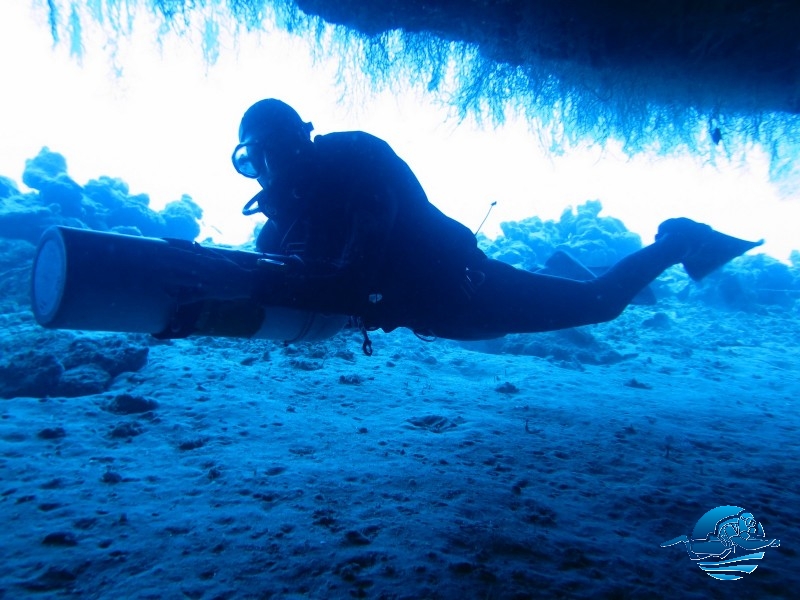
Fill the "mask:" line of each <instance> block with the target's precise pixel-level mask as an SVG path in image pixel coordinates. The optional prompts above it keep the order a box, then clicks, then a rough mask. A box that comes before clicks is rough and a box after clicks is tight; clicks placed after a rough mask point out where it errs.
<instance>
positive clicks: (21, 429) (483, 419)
mask: <svg viewBox="0 0 800 600" xmlns="http://www.w3.org/2000/svg"><path fill="white" fill-rule="evenodd" d="M656 312H660V313H663V314H664V315H666V316H667V317H668V318H667V322H668V323H669V324H670V325H669V327H668V328H652V327H644V326H643V323H645V322H652V321H648V320H649V319H652V317H653V316H654V314H655V313H656ZM37 329H38V326H36V325H35V323H33V321H32V319H31V318H30V317H29V316H27V315H22V314H20V318H19V319H17V320H15V319H14V318H13V315H11V316H8V318H7V319H6V321H5V325H4V330H3V332H4V334H5V336H6V337H7V339H13V340H19V343H21V344H24V343H26V340H29V339H34V338H35V336H36V335H37ZM586 331H587V332H589V333H590V334H591V335H592V336H594V337H595V338H596V339H597V340H600V341H602V342H605V343H606V344H608V345H610V346H611V347H612V348H613V349H614V350H615V351H616V352H617V353H619V354H620V355H621V356H623V357H624V360H620V361H618V362H613V364H597V365H592V364H587V363H586V362H585V361H583V362H582V361H578V360H568V359H563V358H560V359H559V358H556V357H550V358H549V359H548V358H537V357H534V356H520V355H511V354H487V353H483V352H478V351H476V350H475V349H473V348H469V347H464V346H462V345H459V344H456V343H451V342H445V341H437V342H434V343H425V342H423V341H420V340H418V339H417V338H415V337H413V336H412V335H411V334H409V333H406V332H395V333H392V334H390V335H386V334H378V333H376V334H373V341H374V349H375V354H374V355H373V356H372V357H366V356H364V355H362V354H361V348H360V342H361V341H360V338H359V336H358V335H349V334H347V335H344V334H343V335H341V336H339V337H337V338H335V339H333V340H330V341H328V342H325V343H318V344H313V345H308V346H303V345H298V346H282V345H280V344H275V343H272V342H266V341H237V340H224V339H208V338H194V339H187V340H179V341H172V342H156V341H155V340H146V339H145V338H142V337H139V336H119V337H121V338H122V339H126V340H127V339H132V340H135V341H136V342H137V343H144V344H146V345H147V346H149V356H148V360H147V364H146V366H144V368H142V369H141V370H139V371H138V372H129V373H123V374H121V375H118V376H117V377H116V378H115V379H114V380H113V383H112V384H111V385H110V387H109V388H108V389H107V390H106V391H104V392H102V393H99V394H94V395H89V396H79V397H71V398H64V397H45V398H39V397H14V398H10V399H5V400H0V524H2V528H3V529H2V532H1V533H0V565H2V569H0V598H9V599H12V598H28V597H33V598H62V597H74V598H142V599H145V598H148V599H151V598H152V599H154V598H164V599H171V598H190V599H212V598H219V599H222V598H231V599H234V598H300V597H304V598H349V597H356V598H362V597H363V598H538V597H541V598H726V599H728V598H737V597H747V598H790V597H797V596H796V591H797V589H798V587H800V573H799V571H800V561H798V559H797V549H796V544H795V542H796V540H797V533H798V528H797V519H796V515H795V511H796V510H797V509H798V508H800V484H799V483H798V475H800V465H799V464H798V451H799V450H800V427H799V425H800V422H799V421H800V419H798V402H800V400H799V399H800V361H799V360H798V350H797V348H798V343H800V324H798V319H797V315H796V313H795V312H794V311H790V310H786V309H774V310H773V309H765V310H764V311H762V314H749V313H735V312H725V311H721V310H714V309H712V308H710V307H708V306H703V305H691V306H690V305H687V304H683V303H681V302H679V301H677V300H668V301H666V302H662V303H660V304H659V306H658V307H631V308H629V309H628V310H627V311H626V313H625V314H624V315H623V316H622V317H621V318H620V319H618V320H617V321H615V322H613V323H609V324H606V325H602V326H596V327H591V328H586ZM59 335H63V336H73V337H75V338H81V337H93V336H97V335H98V334H88V333H79V332H62V333H60V334H59ZM598 362H603V361H598ZM718 505H736V506H741V507H744V508H747V509H748V510H749V511H750V512H752V513H753V514H754V516H755V517H756V519H758V520H759V521H760V522H761V523H762V525H763V526H764V529H765V531H766V534H767V537H769V538H779V539H780V540H781V546H780V548H775V549H769V550H767V551H766V556H765V558H764V560H763V561H762V562H761V564H760V566H759V567H758V569H757V570H756V572H755V573H753V574H752V575H749V576H747V577H745V578H744V579H742V580H739V581H732V582H724V581H718V580H715V579H713V578H711V577H709V576H707V575H706V574H704V573H703V572H702V571H701V570H700V569H698V568H697V566H695V565H694V564H693V563H692V561H691V560H690V559H689V557H688V556H687V554H686V552H685V551H684V550H683V549H682V546H681V545H677V546H672V547H668V548H662V547H660V546H659V544H660V543H662V542H664V541H666V540H669V539H672V538H675V537H677V536H679V535H682V534H683V535H689V534H690V533H691V531H692V528H693V527H694V524H695V523H696V522H697V520H698V519H699V518H700V517H701V516H702V515H703V514H704V513H705V512H706V511H708V510H710V509H711V508H713V507H715V506H718Z"/></svg>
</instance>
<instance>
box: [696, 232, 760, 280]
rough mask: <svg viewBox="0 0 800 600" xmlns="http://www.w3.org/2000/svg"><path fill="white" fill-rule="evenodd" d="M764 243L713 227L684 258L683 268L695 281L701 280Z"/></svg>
mask: <svg viewBox="0 0 800 600" xmlns="http://www.w3.org/2000/svg"><path fill="white" fill-rule="evenodd" d="M763 243H764V240H759V241H757V242H749V241H747V240H742V239H739V238H735V237H733V236H731V235H726V234H724V233H720V232H719V231H714V230H713V229H711V230H710V231H709V232H708V233H705V234H703V236H702V239H701V240H700V241H699V244H698V246H697V248H696V249H693V250H692V252H691V253H690V254H689V255H688V256H687V257H686V258H684V259H683V268H684V269H685V270H686V273H688V275H689V277H691V278H692V279H693V280H695V281H700V280H701V279H703V278H704V277H705V276H706V275H708V274H709V273H711V272H712V271H716V270H717V269H719V268H720V267H722V266H723V265H725V264H726V263H728V262H730V261H731V260H733V259H734V258H736V257H737V256H741V255H742V254H744V253H745V252H747V251H748V250H752V249H753V248H756V247H757V246H760V245H761V244H763Z"/></svg>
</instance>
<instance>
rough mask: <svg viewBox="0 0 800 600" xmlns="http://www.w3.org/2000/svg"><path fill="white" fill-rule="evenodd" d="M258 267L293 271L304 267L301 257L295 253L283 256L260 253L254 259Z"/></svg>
mask: <svg viewBox="0 0 800 600" xmlns="http://www.w3.org/2000/svg"><path fill="white" fill-rule="evenodd" d="M256 264H257V265H258V266H259V268H262V269H269V270H271V271H286V272H295V271H298V270H300V269H303V268H304V267H305V263H304V262H303V259H302V258H300V257H299V256H297V255H294V254H293V255H291V256H285V255H283V254H261V256H260V258H258V260H256Z"/></svg>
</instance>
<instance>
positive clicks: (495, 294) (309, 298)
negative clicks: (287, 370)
mask: <svg viewBox="0 0 800 600" xmlns="http://www.w3.org/2000/svg"><path fill="white" fill-rule="evenodd" d="M257 198H258V202H259V208H260V209H261V211H262V212H263V213H264V214H265V215H266V216H267V217H268V218H269V220H268V221H267V223H266V224H265V226H264V228H263V229H262V231H261V233H260V235H259V237H258V240H257V247H258V250H259V251H262V252H268V253H275V254H288V255H297V256H299V257H300V258H301V259H302V260H303V261H304V263H305V267H304V268H302V269H299V270H297V271H295V273H294V274H293V275H290V276H289V277H287V279H286V280H285V282H284V284H283V285H275V281H274V280H272V279H271V278H268V279H265V284H264V285H263V286H262V287H261V289H260V290H258V291H257V297H258V298H259V299H260V300H262V301H263V302H265V303H274V304H280V305H284V306H291V307H296V308H302V309H308V310H312V311H317V312H323V313H341V314H347V315H352V316H358V317H361V318H362V319H363V322H364V324H365V326H366V327H367V328H382V329H384V330H386V331H391V330H392V329H395V328H396V327H408V328H411V329H413V330H415V331H419V332H424V333H429V334H433V335H436V336H439V337H444V338H450V339H462V340H467V339H488V338H493V337H499V336H502V335H505V334H507V333H525V332H538V331H549V330H554V329H562V328H566V327H574V326H577V325H586V324H590V323H599V322H603V321H608V320H611V319H613V318H615V317H616V316H617V315H619V313H620V312H622V310H623V309H624V308H625V307H626V306H627V305H628V304H629V303H630V301H631V300H632V299H633V298H634V296H635V295H636V294H637V293H638V292H639V291H640V290H641V289H642V288H644V287H645V286H646V285H647V284H648V283H650V282H651V281H652V280H653V279H655V278H656V277H657V276H658V275H659V274H660V273H661V272H662V271H663V270H664V269H665V268H667V267H669V266H671V265H673V264H676V263H678V262H680V260H681V257H682V255H683V253H685V250H686V249H685V247H683V245H682V244H681V243H680V240H677V239H674V238H672V239H671V238H669V237H667V238H666V239H664V240H661V241H659V242H657V243H656V244H653V245H652V246H649V247H647V248H644V249H643V250H640V251H639V252H636V253H634V254H632V255H630V256H628V257H626V258H625V259H623V260H622V261H620V262H619V263H617V265H615V266H614V267H612V268H611V269H610V270H609V271H607V272H606V273H605V274H604V275H603V276H601V277H599V278H597V279H593V280H590V281H574V280H570V279H564V278H560V277H553V276H548V275H540V274H536V273H531V272H528V271H523V270H520V269H516V268H514V267H512V266H510V265H508V264H506V263H503V262H500V261H497V260H493V259H489V258H487V257H486V255H485V254H484V253H483V252H482V251H481V250H479V249H478V247H477V242H476V239H475V236H474V235H473V234H472V232H471V231H470V230H469V229H467V228H466V227H464V226H463V225H461V224H460V223H458V222H457V221H455V220H453V219H451V218H449V217H447V216H446V215H444V214H443V213H442V212H441V211H439V210H438V209H437V208H436V207H435V206H433V205H432V204H431V203H430V202H429V201H428V199H427V197H426V195H425V192H424V191H423V189H422V186H421V185H420V183H419V181H417V178H416V177H415V176H414V174H413V173H412V171H411V169H410V168H409V167H408V165H407V164H406V163H405V162H404V161H403V160H401V159H400V158H399V157H398V156H397V155H396V154H395V153H394V152H393V151H392V149H391V148H390V147H389V145H388V144H386V143H385V142H383V141H382V140H380V139H378V138H376V137H374V136H371V135H369V134H367V133H363V132H343V133H332V134H328V135H323V136H317V137H316V138H315V139H314V144H313V152H312V153H311V155H310V156H308V157H305V159H304V160H303V161H302V162H301V163H299V164H297V165H296V166H295V167H294V168H293V170H292V172H283V173H276V174H274V175H273V180H272V181H271V182H270V184H269V185H268V187H267V188H266V189H265V190H263V191H262V192H261V193H260V195H259V196H257Z"/></svg>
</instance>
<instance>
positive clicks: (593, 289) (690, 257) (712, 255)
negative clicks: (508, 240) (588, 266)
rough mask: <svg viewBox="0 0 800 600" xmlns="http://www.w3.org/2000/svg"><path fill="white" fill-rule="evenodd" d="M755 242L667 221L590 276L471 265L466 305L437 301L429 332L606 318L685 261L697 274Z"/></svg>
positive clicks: (488, 334)
mask: <svg viewBox="0 0 800 600" xmlns="http://www.w3.org/2000/svg"><path fill="white" fill-rule="evenodd" d="M758 244H759V243H758V242H747V241H744V240H739V239H737V238H732V237H730V236H726V235H724V234H721V233H718V232H716V231H714V230H712V229H711V228H710V227H708V226H707V225H703V224H701V223H695V222H694V221H690V220H688V219H671V220H670V221H666V222H665V223H663V224H662V226H661V227H659V234H658V236H657V237H656V242H655V243H654V244H652V245H650V246H647V247H646V248H642V249H641V250H639V251H637V252H634V253H633V254H630V255H629V256H626V257H625V258H623V259H622V260H620V261H619V262H618V263H617V264H615V265H614V266H613V267H611V268H610V269H609V270H608V271H606V272H605V273H604V274H603V275H601V276H600V277H597V278H595V279H592V280H587V281H575V280H571V279H564V278H561V277H553V276H548V275H541V274H536V273H530V272H528V271H523V270H520V269H515V268H514V267H512V266H511V265H508V264H506V263H503V262H500V261H496V260H491V259H487V260H486V261H485V263H484V264H482V265H480V266H477V267H476V270H479V271H483V273H484V275H485V279H484V281H483V283H482V284H481V285H480V286H479V287H478V288H477V290H475V292H474V293H473V294H472V297H471V298H470V300H469V302H467V303H464V304H461V306H460V308H458V309H456V308H455V307H451V306H448V304H447V303H446V302H444V303H442V304H441V305H440V307H441V310H440V311H439V313H440V314H438V315H437V318H436V319H435V324H434V325H433V326H432V327H431V328H430V329H431V330H432V331H433V332H434V333H435V334H436V335H438V336H440V337H445V338H451V339H487V338H492V337H499V336H502V335H505V334H507V333H534V332H540V331H552V330H556V329H564V328H567V327H576V326H580V325H588V324H593V323H602V322H605V321H610V320H612V319H615V318H616V317H617V316H619V314H620V313H621V312H622V311H623V310H624V309H625V307H626V306H628V304H629V303H630V302H631V300H632V299H633V298H634V297H635V296H636V294H637V293H638V292H639V291H640V290H641V289H643V288H644V287H645V286H647V285H648V284H649V283H650V282H652V281H653V280H654V279H655V278H656V277H658V276H659V275H660V274H661V273H662V272H663V271H664V270H665V269H667V268H668V267H670V266H672V265H675V264H678V263H681V262H683V264H684V266H685V267H686V269H687V271H688V272H689V273H690V275H692V276H693V277H694V278H696V279H697V278H700V277H702V276H703V275H705V274H707V273H708V272H710V271H711V270H713V268H717V267H719V266H722V265H723V264H724V263H726V262H728V261H729V260H731V259H732V258H734V257H735V256H738V255H739V254H742V253H744V252H746V251H747V250H749V249H751V248H753V247H755V246H757V245H758ZM695 267H696V268H695ZM693 271H694V274H693ZM698 274H699V276H697V275H698ZM454 304H455V303H454Z"/></svg>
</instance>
